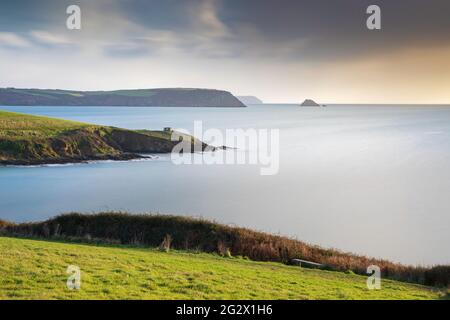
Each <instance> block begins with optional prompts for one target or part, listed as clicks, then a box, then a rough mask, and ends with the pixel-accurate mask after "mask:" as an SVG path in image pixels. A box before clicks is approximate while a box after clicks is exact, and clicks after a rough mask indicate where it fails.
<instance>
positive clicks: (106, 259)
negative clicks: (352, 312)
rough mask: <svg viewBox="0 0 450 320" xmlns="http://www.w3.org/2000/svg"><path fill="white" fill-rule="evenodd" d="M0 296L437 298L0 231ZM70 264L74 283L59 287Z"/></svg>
mask: <svg viewBox="0 0 450 320" xmlns="http://www.w3.org/2000/svg"><path fill="white" fill-rule="evenodd" d="M0 252H1V254H0V299H439V298H441V293H440V292H438V291H436V290H432V289H430V288H426V287H423V286H419V285H412V284H405V283H400V282H395V281H387V280H386V281H382V289H381V290H368V289H367V287H366V277H364V276H357V275H353V274H346V273H339V272H330V271H320V270H310V269H302V268H299V267H290V266H285V265H282V264H278V263H263V262H253V261H249V260H245V259H239V258H222V257H219V256H216V255H212V254H204V253H199V254H197V253H187V252H179V251H176V252H175V251H171V252H169V253H166V252H160V251H158V250H155V249H147V248H132V247H123V246H122V247H119V246H115V247H114V246H94V245H83V244H69V243H60V242H48V241H37V240H23V239H16V238H5V237H0ZM69 265H76V266H79V267H80V269H81V289H80V290H75V291H71V290H69V289H67V287H66V281H67V277H68V275H67V274H66V270H67V267H68V266H69Z"/></svg>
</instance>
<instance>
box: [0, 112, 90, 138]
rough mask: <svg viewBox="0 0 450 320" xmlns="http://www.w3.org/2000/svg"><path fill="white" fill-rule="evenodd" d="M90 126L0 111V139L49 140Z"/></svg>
mask: <svg viewBox="0 0 450 320" xmlns="http://www.w3.org/2000/svg"><path fill="white" fill-rule="evenodd" d="M87 126H90V125H89V124H86V123H81V122H75V121H68V120H60V119H53V118H48V117H37V116H31V115H26V114H21V113H15V112H7V111H2V110H0V138H7V139H32V138H50V137H54V136H57V135H58V134H60V133H62V132H65V131H69V130H75V129H80V128H83V127H87Z"/></svg>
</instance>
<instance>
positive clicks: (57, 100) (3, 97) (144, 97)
mask: <svg viewBox="0 0 450 320" xmlns="http://www.w3.org/2000/svg"><path fill="white" fill-rule="evenodd" d="M0 105H6V106H107V107H111V106H133V107H220V108H242V107H245V105H244V104H243V103H242V102H240V101H239V100H238V99H237V98H236V97H235V96H233V95H232V94H231V93H230V92H228V91H223V90H212V89H196V88H163V89H136V90H115V91H73V90H52V89H16V88H0Z"/></svg>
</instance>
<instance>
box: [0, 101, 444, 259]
mask: <svg viewBox="0 0 450 320" xmlns="http://www.w3.org/2000/svg"><path fill="white" fill-rule="evenodd" d="M1 109H6V110H11V111H16V112H23V113H29V114H36V115H45V116H51V117H58V118H65V119H72V120H78V121H85V122H91V123H96V124H103V125H112V126H117V127H124V128H130V129H161V128H163V127H174V128H186V129H192V127H193V123H194V121H195V120H202V121H203V127H204V128H205V129H207V128H218V129H221V130H225V129H231V128H243V129H247V128H256V129H258V128H260V129H265V128H274V129H279V130H280V170H279V174H277V175H274V176H261V175H260V174H259V173H260V168H259V167H258V166H255V165H181V166H180V165H174V164H173V163H172V161H171V159H170V157H169V156H160V157H157V158H155V159H154V160H150V161H137V162H100V163H90V164H76V165H65V166H43V167H27V168H24V167H22V168H20V167H0V219H8V220H13V221H32V220H41V219H45V218H48V217H51V216H53V215H56V214H59V213H65V212H71V211H77V212H88V213H90V212H97V211H104V210H124V211H130V212H136V213H137V212H139V213H140V212H159V213H170V214H180V215H191V216H202V217H205V218H209V219H213V220H216V221H219V222H223V223H233V224H237V225H241V226H246V227H250V228H253V229H258V230H263V231H269V232H273V233H281V234H283V235H288V236H293V237H297V238H299V239H301V240H304V241H307V242H310V243H314V244H318V245H323V246H326V247H334V248H338V249H342V250H345V251H352V252H356V253H361V254H367V255H370V256H376V257H383V258H388V259H391V260H394V261H400V262H404V263H412V264H426V265H428V264H436V263H447V264H448V263H450V107H444V106H441V107H440V106H330V107H327V108H300V107H297V106H294V105H261V106H251V107H249V108H246V109H216V108H214V109H205V108H203V109H192V108H130V107H113V108H107V107H1ZM200 156H201V155H200Z"/></svg>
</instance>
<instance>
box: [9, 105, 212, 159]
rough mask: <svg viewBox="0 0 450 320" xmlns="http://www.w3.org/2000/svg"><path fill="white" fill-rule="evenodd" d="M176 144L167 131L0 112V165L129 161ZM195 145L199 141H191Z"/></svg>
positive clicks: (164, 150) (170, 147) (168, 150)
mask: <svg viewBox="0 0 450 320" xmlns="http://www.w3.org/2000/svg"><path fill="white" fill-rule="evenodd" d="M189 138H190V137H189ZM177 143H178V142H176V141H172V140H171V133H170V132H163V131H149V130H139V131H134V130H125V129H120V128H114V127H108V126H98V125H92V124H87V123H80V122H74V121H67V120H60V119H53V118H48V117H38V116H31V115H25V114H19V113H13V112H6V111H1V110H0V164H13V165H35V164H50V163H70V162H80V161H87V160H107V159H111V160H130V159H138V158H142V156H140V155H139V154H140V153H141V154H143V153H170V152H171V151H172V149H173V147H174V146H175V145H176V144H177ZM195 143H197V144H198V143H201V142H199V141H198V140H195V139H192V144H195ZM205 147H206V145H205V144H201V148H202V149H204V148H205Z"/></svg>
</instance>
